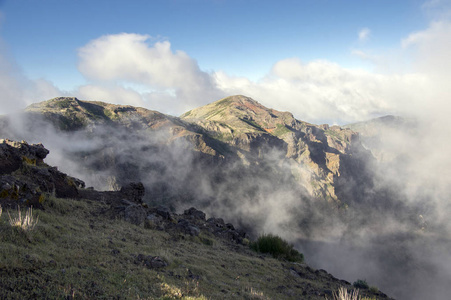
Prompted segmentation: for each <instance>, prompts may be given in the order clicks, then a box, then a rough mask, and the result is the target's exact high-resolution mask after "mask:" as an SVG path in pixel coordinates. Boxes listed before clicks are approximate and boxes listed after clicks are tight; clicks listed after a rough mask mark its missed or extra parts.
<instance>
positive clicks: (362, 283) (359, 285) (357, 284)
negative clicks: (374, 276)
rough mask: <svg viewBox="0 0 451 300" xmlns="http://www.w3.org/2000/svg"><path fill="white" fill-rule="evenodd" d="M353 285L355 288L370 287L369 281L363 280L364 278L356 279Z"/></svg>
mask: <svg viewBox="0 0 451 300" xmlns="http://www.w3.org/2000/svg"><path fill="white" fill-rule="evenodd" d="M352 285H353V286H354V287H355V288H358V289H365V290H367V289H369V288H370V287H369V285H368V283H367V282H366V280H362V279H357V281H355V282H354V283H353V284H352Z"/></svg>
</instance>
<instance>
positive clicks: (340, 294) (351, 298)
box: [326, 287, 360, 300]
mask: <svg viewBox="0 0 451 300" xmlns="http://www.w3.org/2000/svg"><path fill="white" fill-rule="evenodd" d="M332 296H333V297H334V300H360V297H359V290H352V291H348V290H347V289H346V288H344V287H340V288H339V289H338V291H336V292H334V293H332ZM326 299H327V297H326Z"/></svg>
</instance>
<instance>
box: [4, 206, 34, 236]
mask: <svg viewBox="0 0 451 300" xmlns="http://www.w3.org/2000/svg"><path fill="white" fill-rule="evenodd" d="M17 211H18V214H17V217H16V218H13V217H11V215H10V214H9V212H8V216H9V224H11V226H13V227H19V228H22V229H23V230H24V231H31V230H33V229H34V228H35V227H36V225H37V224H38V221H39V217H37V218H36V219H34V218H33V208H32V207H30V208H29V209H28V210H27V212H26V213H25V216H24V217H22V213H21V211H20V207H18V208H17Z"/></svg>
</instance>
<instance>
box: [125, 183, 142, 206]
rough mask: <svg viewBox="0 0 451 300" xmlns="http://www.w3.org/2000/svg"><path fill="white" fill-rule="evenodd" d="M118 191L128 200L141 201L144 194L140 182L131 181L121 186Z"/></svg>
mask: <svg viewBox="0 0 451 300" xmlns="http://www.w3.org/2000/svg"><path fill="white" fill-rule="evenodd" d="M120 192H121V193H122V194H123V195H124V196H126V198H127V199H128V200H130V201H133V202H136V203H142V199H143V197H144V194H145V190H144V185H143V184H142V183H141V182H136V183H135V182H131V183H129V184H127V185H126V186H123V187H122V188H121V190H120Z"/></svg>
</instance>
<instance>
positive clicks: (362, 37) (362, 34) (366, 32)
mask: <svg viewBox="0 0 451 300" xmlns="http://www.w3.org/2000/svg"><path fill="white" fill-rule="evenodd" d="M370 34H371V30H370V29H369V28H366V27H365V28H362V29H360V31H359V33H358V37H359V41H361V42H364V41H366V40H368V39H369V37H370Z"/></svg>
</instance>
